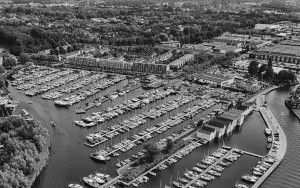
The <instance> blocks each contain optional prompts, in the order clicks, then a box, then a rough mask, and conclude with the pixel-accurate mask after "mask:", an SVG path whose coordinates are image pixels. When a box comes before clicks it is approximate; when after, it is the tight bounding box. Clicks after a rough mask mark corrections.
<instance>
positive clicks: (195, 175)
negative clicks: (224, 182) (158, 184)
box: [173, 148, 240, 188]
mask: <svg viewBox="0 0 300 188" xmlns="http://www.w3.org/2000/svg"><path fill="white" fill-rule="evenodd" d="M228 152H230V151H228V150H227V149H225V148H220V149H218V150H217V151H215V152H214V153H213V154H212V155H209V156H206V157H205V158H204V159H203V160H202V162H201V163H197V164H196V165H195V166H194V167H193V168H192V170H188V171H186V172H184V174H183V177H181V178H178V179H177V180H176V181H173V185H174V186H175V187H178V188H181V187H185V186H187V185H188V184H189V187H190V188H197V187H205V186H206V185H207V184H208V183H209V182H211V181H212V180H214V179H215V178H216V177H220V176H221V175H222V172H223V171H224V170H225V168H226V167H228V166H230V164H231V163H232V162H234V161H236V160H237V159H238V158H239V157H240V153H235V152H232V153H231V154H229V155H228V154H227V153H228ZM224 155H227V156H225V157H224ZM222 157H223V159H222V160H220V158H222ZM218 160H220V161H219V162H217V161H218ZM216 162H217V164H216Z"/></svg>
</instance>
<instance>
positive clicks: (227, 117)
mask: <svg viewBox="0 0 300 188" xmlns="http://www.w3.org/2000/svg"><path fill="white" fill-rule="evenodd" d="M218 118H220V119H221V120H223V121H227V122H228V126H227V130H226V133H227V134H229V133H230V132H232V131H233V130H234V129H235V127H236V126H237V122H238V116H237V115H236V114H233V113H229V112H224V113H223V114H222V115H221V116H220V117H218Z"/></svg>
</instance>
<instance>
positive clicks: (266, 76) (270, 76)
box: [263, 58, 274, 81]
mask: <svg viewBox="0 0 300 188" xmlns="http://www.w3.org/2000/svg"><path fill="white" fill-rule="evenodd" d="M273 78H274V70H273V63H272V59H271V58H269V61H268V66H267V68H266V72H265V74H264V75H263V79H264V80H267V81H272V80H273Z"/></svg>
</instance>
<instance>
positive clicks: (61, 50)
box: [58, 46, 66, 54]
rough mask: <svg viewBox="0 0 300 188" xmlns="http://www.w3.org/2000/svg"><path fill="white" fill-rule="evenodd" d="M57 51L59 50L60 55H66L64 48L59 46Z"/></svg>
mask: <svg viewBox="0 0 300 188" xmlns="http://www.w3.org/2000/svg"><path fill="white" fill-rule="evenodd" d="M58 49H59V53H60V54H65V53H66V50H65V48H64V47H62V46H60V47H59V48H58Z"/></svg>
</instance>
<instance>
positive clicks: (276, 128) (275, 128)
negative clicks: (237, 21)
mask: <svg viewBox="0 0 300 188" xmlns="http://www.w3.org/2000/svg"><path fill="white" fill-rule="evenodd" d="M258 109H259V112H260V114H261V115H262V117H263V119H264V121H265V122H266V125H267V127H268V128H269V129H271V130H272V140H273V142H272V147H271V149H270V151H269V153H268V155H269V156H273V157H274V158H275V159H276V161H275V163H273V165H272V166H271V167H270V168H269V169H268V170H267V171H266V172H265V173H264V174H263V175H262V176H261V177H260V178H259V180H258V181H257V182H256V183H255V184H254V185H253V186H252V188H258V187H259V186H260V185H261V184H262V183H263V182H264V181H265V180H266V179H267V178H268V177H269V176H270V175H271V173H272V172H273V171H274V170H275V169H276V168H277V167H278V165H279V164H280V163H281V162H282V160H283V158H284V156H285V153H286V149H287V139H286V136H285V134H284V132H283V130H282V128H281V127H280V125H279V123H278V121H277V120H276V118H275V117H274V115H273V113H272V112H271V110H270V109H269V108H268V107H267V106H260V107H258ZM274 134H279V142H278V143H279V149H278V150H275V149H274V142H275V138H274Z"/></svg>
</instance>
